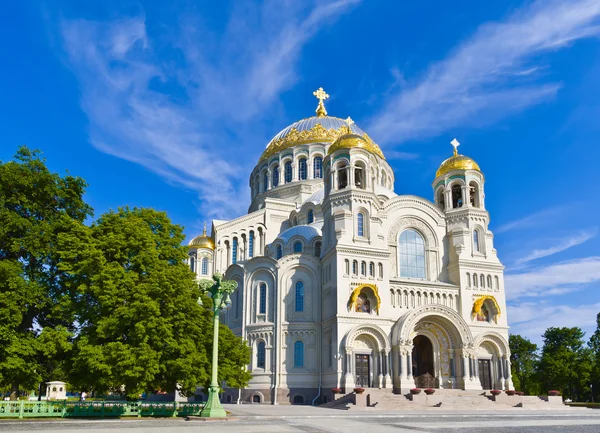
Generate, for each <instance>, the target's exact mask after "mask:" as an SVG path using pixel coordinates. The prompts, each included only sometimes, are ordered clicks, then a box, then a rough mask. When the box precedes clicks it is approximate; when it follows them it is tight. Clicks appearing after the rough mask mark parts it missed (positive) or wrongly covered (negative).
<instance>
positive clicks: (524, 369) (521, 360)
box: [508, 334, 539, 394]
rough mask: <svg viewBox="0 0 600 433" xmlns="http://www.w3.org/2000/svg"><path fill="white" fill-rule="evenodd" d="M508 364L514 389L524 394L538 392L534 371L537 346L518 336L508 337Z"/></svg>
mask: <svg viewBox="0 0 600 433" xmlns="http://www.w3.org/2000/svg"><path fill="white" fill-rule="evenodd" d="M508 343H509V346H510V363H511V371H512V376H513V382H514V385H515V389H516V390H518V391H523V392H524V393H525V394H535V393H537V391H538V381H537V375H536V370H537V367H538V362H539V356H538V353H537V351H538V347H537V344H534V343H532V342H531V341H529V340H528V339H527V338H524V337H521V336H520V335H512V334H511V335H509V337H508Z"/></svg>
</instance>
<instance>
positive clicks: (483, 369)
mask: <svg viewBox="0 0 600 433" xmlns="http://www.w3.org/2000/svg"><path fill="white" fill-rule="evenodd" d="M490 367H491V366H490V360H489V359H480V360H479V381H480V382H481V387H482V388H483V389H492V372H491V368H490Z"/></svg>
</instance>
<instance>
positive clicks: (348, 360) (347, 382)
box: [344, 349, 354, 393]
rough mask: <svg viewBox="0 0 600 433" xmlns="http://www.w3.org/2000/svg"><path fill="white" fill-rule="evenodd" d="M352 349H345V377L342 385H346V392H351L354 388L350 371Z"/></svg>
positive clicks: (352, 375)
mask: <svg viewBox="0 0 600 433" xmlns="http://www.w3.org/2000/svg"><path fill="white" fill-rule="evenodd" d="M352 370H353V368H352V349H346V377H345V380H344V385H345V387H346V393H348V392H352V389H353V388H354V374H353V373H352Z"/></svg>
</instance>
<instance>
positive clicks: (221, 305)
mask: <svg viewBox="0 0 600 433" xmlns="http://www.w3.org/2000/svg"><path fill="white" fill-rule="evenodd" d="M199 286H200V291H201V292H202V293H204V294H206V296H208V297H209V298H212V300H213V306H212V311H213V350H212V377H211V381H210V388H209V389H208V400H206V404H205V405H204V408H203V409H202V412H200V416H201V417H207V418H225V416H226V415H227V414H226V413H225V409H223V406H221V402H220V401H219V383H218V379H217V371H218V363H219V310H226V309H228V308H229V307H231V297H230V294H231V293H232V292H233V291H234V290H235V289H236V288H237V283H236V282H235V281H223V276H222V275H221V274H219V273H216V274H214V275H213V279H212V281H211V280H202V281H200V283H199ZM198 304H200V305H202V300H201V299H200V298H198Z"/></svg>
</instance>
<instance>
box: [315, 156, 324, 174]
mask: <svg viewBox="0 0 600 433" xmlns="http://www.w3.org/2000/svg"><path fill="white" fill-rule="evenodd" d="M313 172H314V178H315V179H323V158H322V157H320V156H316V157H315V159H314V161H313Z"/></svg>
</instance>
